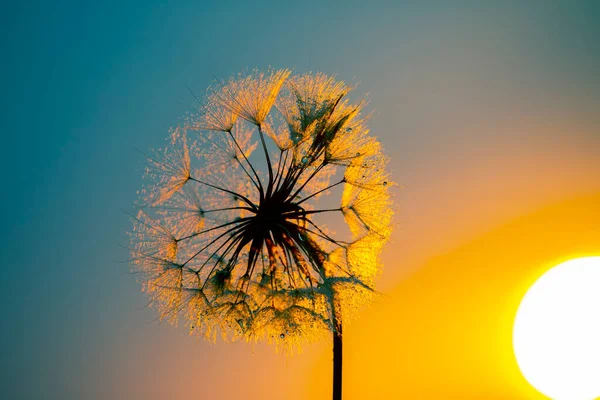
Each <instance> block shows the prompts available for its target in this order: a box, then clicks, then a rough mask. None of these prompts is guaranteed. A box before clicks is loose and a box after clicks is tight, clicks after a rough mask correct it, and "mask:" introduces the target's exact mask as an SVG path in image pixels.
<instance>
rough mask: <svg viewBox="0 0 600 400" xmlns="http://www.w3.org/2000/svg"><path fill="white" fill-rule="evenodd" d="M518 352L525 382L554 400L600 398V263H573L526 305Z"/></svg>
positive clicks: (550, 276)
mask: <svg viewBox="0 0 600 400" xmlns="http://www.w3.org/2000/svg"><path fill="white" fill-rule="evenodd" d="M513 346H514V352H515V356H516V359H517V363H518V364H519V368H520V369H521V372H522V374H523V376H524V377H525V379H527V381H528V382H529V383H530V384H531V385H532V386H533V387H535V388H536V389H537V390H539V391H540V392H541V393H543V394H545V395H546V396H548V397H550V398H552V399H554V400H593V399H595V398H596V397H598V396H600V257H585V258H578V259H574V260H570V261H567V262H564V263H562V264H559V265H557V266H555V267H554V268H552V269H550V270H549V271H548V272H546V273H545V274H544V275H543V276H542V277H541V278H539V279H538V280H537V281H536V282H535V283H534V284H533V285H532V286H531V288H530V289H529V290H528V292H527V294H526V295H525V297H524V298H523V300H522V301H521V304H520V306H519V309H518V311H517V315H516V318H515V323H514V327H513Z"/></svg>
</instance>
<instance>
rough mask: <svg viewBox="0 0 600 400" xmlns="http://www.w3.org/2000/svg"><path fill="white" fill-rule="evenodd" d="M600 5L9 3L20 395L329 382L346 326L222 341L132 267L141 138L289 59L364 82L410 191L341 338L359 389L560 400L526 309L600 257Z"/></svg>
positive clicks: (2, 383)
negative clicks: (560, 270) (304, 337)
mask: <svg viewBox="0 0 600 400" xmlns="http://www.w3.org/2000/svg"><path fill="white" fill-rule="evenodd" d="M517 3H518V4H517ZM598 18H600V6H599V5H598V4H597V2H594V1H560V2H559V1H530V2H461V1H457V2H441V1H440V2H433V1H432V2H391V1H390V2H376V1H374V2H353V1H331V2H310V1H305V2H263V1H253V2H235V1H219V2H212V3H210V2H185V3H179V4H173V3H167V2H165V1H144V2H133V1H120V2H111V1H107V2H74V1H55V2H27V1H22V2H12V4H7V5H5V6H4V9H3V12H2V14H1V15H0V30H1V32H2V34H1V35H0V41H1V42H2V48H3V61H2V63H0V72H1V74H0V76H1V77H2V93H3V95H2V96H0V102H1V104H0V110H1V111H0V112H1V113H2V118H0V123H1V128H2V139H3V146H2V157H0V163H1V164H2V170H3V171H4V174H3V176H4V177H3V180H4V182H5V186H4V187H5V189H4V190H3V192H2V207H1V208H0V213H1V218H2V222H3V224H2V226H3V228H4V229H2V230H0V235H1V240H2V243H3V246H2V248H1V249H0V261H1V264H2V266H3V268H2V269H0V311H1V313H2V319H1V320H0V321H1V322H0V323H1V325H0V326H1V329H0V343H1V345H0V346H2V348H1V353H2V357H0V397H1V398H10V399H50V400H52V399H63V400H71V399H73V400H75V399H90V400H95V399H107V398H110V399H134V400H137V399H140V400H142V399H144V400H153V399H164V398H170V399H184V398H185V399H188V398H200V399H204V398H206V399H214V400H220V399H233V398H249V399H265V400H269V399H282V398H285V399H290V400H294V399H305V398H311V399H326V398H329V397H330V390H331V389H330V387H329V385H330V381H331V371H330V361H331V353H330V352H331V343H330V342H327V341H325V342H323V343H318V344H315V345H311V346H307V347H306V348H305V350H304V352H303V353H302V354H300V355H295V356H293V357H285V356H283V355H282V354H277V353H276V351H275V349H274V348H272V347H270V346H268V345H261V344H256V345H249V344H243V343H242V344H240V343H236V344H225V343H221V342H217V343H216V344H209V343H205V342H203V341H202V340H200V339H197V338H194V337H190V336H188V334H187V332H186V329H185V328H184V327H182V326H180V327H179V328H177V327H173V326H171V325H169V324H167V323H158V322H156V321H155V315H154V313H153V311H152V310H150V309H148V308H147V307H146V299H145V298H144V295H143V294H142V293H141V290H140V285H139V284H138V283H137V282H136V279H135V277H134V276H132V275H131V274H130V273H129V267H128V265H127V263H126V262H125V260H126V259H127V252H126V250H124V248H123V247H124V246H125V245H126V244H127V236H126V232H127V231H128V230H129V229H130V227H131V221H130V220H129V219H128V217H127V215H126V214H125V213H123V211H131V210H132V209H133V202H134V201H135V199H136V198H137V194H136V191H137V190H138V189H139V188H140V185H141V175H142V173H143V167H144V159H143V156H141V155H140V153H139V152H138V150H142V151H144V150H147V149H150V148H155V147H159V146H160V145H161V144H162V143H163V141H164V138H165V137H166V136H167V134H168V129H169V127H171V126H174V125H177V124H178V122H179V120H180V118H182V117H183V115H184V114H185V113H186V112H189V111H191V110H192V104H193V97H192V96H191V94H190V92H189V90H188V87H189V88H190V89H192V91H193V92H195V93H199V94H201V93H203V92H204V90H205V89H206V87H208V86H209V85H210V84H211V83H212V82H213V81H214V79H215V78H227V77H229V76H231V75H233V74H236V73H238V72H240V71H244V70H248V69H252V68H255V67H258V68H261V69H265V68H268V67H269V66H272V67H274V68H293V69H294V71H296V72H300V73H301V72H307V71H311V70H312V71H322V72H325V73H327V74H336V75H337V77H338V78H339V79H343V80H345V81H347V82H351V83H356V84H358V86H357V88H356V90H355V91H356V93H357V94H358V95H366V94H368V98H369V106H368V107H369V108H370V109H371V110H373V112H374V113H373V117H372V119H371V121H370V128H371V132H372V134H374V135H376V136H377V137H378V138H379V139H380V141H381V142H382V144H383V146H384V149H385V152H386V153H387V154H388V155H389V156H390V158H391V163H390V168H391V171H392V176H393V178H394V180H395V181H396V182H398V183H399V184H400V185H402V187H401V188H400V187H397V188H395V189H394V198H395V203H396V208H397V218H396V219H397V221H396V223H395V232H394V234H393V235H392V238H391V243H390V245H389V246H388V248H387V249H386V251H385V253H384V257H383V259H384V263H385V269H384V272H383V273H382V275H381V277H380V278H379V286H378V288H379V289H380V290H381V291H382V292H383V293H384V296H382V298H381V299H380V300H378V302H377V303H376V304H374V305H372V306H371V307H370V309H368V310H365V313H364V317H363V318H360V319H359V320H358V321H356V323H355V324H353V325H350V326H349V327H348V328H347V329H346V328H345V330H344V334H345V336H346V338H345V344H344V345H345V348H344V351H345V353H344V356H345V361H344V362H345V365H344V368H345V369H344V374H345V376H344V378H345V382H344V385H345V387H344V390H345V398H347V399H364V398H373V399H386V398H396V397H403V396H406V398H422V399H429V398H432V399H440V398H448V399H454V398H456V399H469V398H473V399H477V398H488V399H544V397H543V396H542V395H540V394H539V393H537V392H535V391H534V390H533V389H532V388H531V387H530V386H529V385H528V384H527V383H526V382H525V381H524V379H523V378H522V377H521V375H520V373H519V370H518V367H517V366H516V364H515V360H514V356H513V355H512V353H511V347H510V329H511V328H510V326H511V325H510V324H511V321H512V318H514V313H515V312H516V307H517V306H518V301H519V299H520V298H521V297H522V296H523V294H524V292H525V290H526V288H527V285H528V284H531V283H532V282H533V279H534V278H535V277H536V276H539V275H541V273H542V272H543V271H544V270H545V269H547V268H549V266H551V265H553V263H557V262H559V261H561V260H564V259H568V258H569V257H574V256H579V255H593V254H596V255H598V254H600V247H599V245H598V243H600V241H599V240H598V239H599V238H600V231H599V230H600V197H599V196H600V162H599V161H600V113H598V110H599V109H600V79H599V77H598V72H597V71H600V44H599V43H600V25H598V23H597V21H598Z"/></svg>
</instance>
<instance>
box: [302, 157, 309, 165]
mask: <svg viewBox="0 0 600 400" xmlns="http://www.w3.org/2000/svg"><path fill="white" fill-rule="evenodd" d="M307 162H308V157H306V156H304V157H302V164H306V163H307Z"/></svg>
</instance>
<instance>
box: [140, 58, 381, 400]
mask: <svg viewBox="0 0 600 400" xmlns="http://www.w3.org/2000/svg"><path fill="white" fill-rule="evenodd" d="M349 90H350V89H349V88H348V86H346V85H345V84H344V83H343V82H339V81H336V80H335V79H334V78H331V77H328V76H326V75H324V74H320V73H317V74H305V75H296V76H291V77H290V72H289V71H287V70H280V71H269V72H268V73H266V74H265V73H260V72H258V71H254V72H253V73H251V74H249V75H247V76H243V75H240V76H238V77H236V78H232V79H230V80H228V81H224V82H220V83H219V84H217V85H216V86H215V87H213V88H209V90H208V92H207V95H206V97H205V99H204V101H203V102H202V104H199V107H200V112H199V113H194V114H191V115H189V116H188V117H187V118H186V119H185V122H184V123H183V124H182V125H181V126H179V127H177V128H174V129H173V130H172V132H171V135H170V138H169V142H168V144H167V145H166V147H165V148H163V149H159V150H157V151H155V152H154V153H153V154H152V155H151V156H149V157H148V160H149V163H148V168H147V173H146V177H147V178H148V179H149V180H150V183H149V184H147V185H146V186H145V187H144V189H143V190H142V191H141V192H140V198H141V202H140V208H139V212H138V214H137V216H136V217H135V218H134V227H133V231H132V232H131V253H132V265H133V269H134V270H135V271H136V272H139V273H140V274H141V277H142V278H141V281H142V282H143V288H144V290H145V291H146V292H147V293H148V295H149V297H150V300H151V304H152V305H153V306H154V307H155V308H156V309H157V310H158V314H159V316H160V318H161V319H167V320H169V321H171V322H173V323H175V322H176V321H177V320H178V319H179V318H180V317H182V318H183V319H184V320H185V321H186V323H187V325H188V327H189V329H190V332H196V333H201V334H203V335H204V336H206V337H207V338H209V339H212V340H214V339H215V338H216V336H217V334H219V333H220V334H221V336H222V337H223V338H224V339H233V340H235V339H245V340H260V339H266V340H267V341H268V342H273V343H275V344H277V345H278V346H280V347H283V348H284V349H285V350H286V351H293V350H294V349H299V348H300V346H301V345H302V343H305V342H310V341H314V340H317V339H320V338H321V337H322V336H323V335H325V334H327V333H329V334H333V353H334V390H333V393H334V399H341V388H342V386H341V383H342V380H341V379H342V327H343V326H344V325H346V323H347V322H348V321H349V320H350V319H352V318H353V317H354V316H355V314H356V311H357V310H358V309H359V307H360V306H361V305H363V304H365V303H366V302H368V301H370V299H371V298H372V296H373V295H374V293H375V292H374V290H373V285H374V279H375V277H376V276H377V274H378V272H379V270H380V267H381V264H380V259H379V256H380V252H381V249H382V247H383V245H384V243H385V242H386V241H387V239H388V237H389V235H390V231H391V228H390V223H391V218H392V210H391V203H390V198H389V194H388V188H389V186H390V184H389V183H390V180H389V178H388V175H387V173H386V171H385V167H386V163H387V159H386V157H385V156H384V155H383V154H382V152H381V146H380V144H379V142H378V141H377V140H376V139H375V138H373V137H372V136H370V135H369V132H368V130H367V128H366V126H365V118H364V117H362V116H361V115H360V110H361V109H362V107H363V106H364V102H361V103H358V104H352V103H351V102H350V101H349V100H348V99H347V98H346V95H347V93H348V92H349ZM334 197H337V199H338V200H337V201H335V199H333V198H334ZM332 199H333V202H332ZM332 203H333V204H334V205H333V206H332V205H331V204H332ZM336 215H339V216H343V219H342V218H339V221H338V225H340V226H339V228H342V230H344V229H347V232H341V233H339V234H335V233H333V232H332V231H331V230H330V229H328V228H327V226H326V225H325V224H323V221H324V220H326V221H331V222H332V223H335V219H336V217H335V216H336ZM344 221H345V223H344ZM336 227H338V226H337V225H336ZM346 227H347V228H346Z"/></svg>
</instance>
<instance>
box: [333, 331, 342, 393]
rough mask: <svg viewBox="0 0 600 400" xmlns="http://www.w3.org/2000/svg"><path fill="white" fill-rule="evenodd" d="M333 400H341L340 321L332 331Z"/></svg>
mask: <svg viewBox="0 0 600 400" xmlns="http://www.w3.org/2000/svg"><path fill="white" fill-rule="evenodd" d="M333 400H342V323H341V321H338V322H337V327H336V329H335V330H334V331H333Z"/></svg>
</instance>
